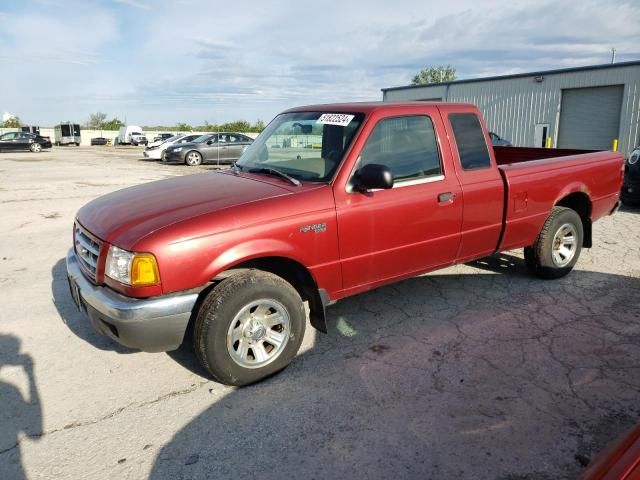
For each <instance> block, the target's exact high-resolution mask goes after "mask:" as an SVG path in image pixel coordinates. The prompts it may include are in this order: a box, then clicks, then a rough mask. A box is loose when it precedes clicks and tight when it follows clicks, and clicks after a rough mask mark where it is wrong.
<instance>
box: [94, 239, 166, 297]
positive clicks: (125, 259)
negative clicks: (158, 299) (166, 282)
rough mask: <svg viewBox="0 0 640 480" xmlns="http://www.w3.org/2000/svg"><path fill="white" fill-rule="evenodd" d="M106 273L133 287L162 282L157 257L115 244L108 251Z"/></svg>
mask: <svg viewBox="0 0 640 480" xmlns="http://www.w3.org/2000/svg"><path fill="white" fill-rule="evenodd" d="M105 275H106V276H107V277H109V278H112V279H114V280H116V281H118V282H120V283H124V284H125V285H131V286H132V287H145V286H149V285H157V284H158V283H160V275H159V273H158V264H157V262H156V257H154V256H153V255H151V254H150V253H133V252H128V251H126V250H122V249H121V248H118V247H115V246H113V245H111V246H110V247H109V252H108V253H107V262H106V265H105Z"/></svg>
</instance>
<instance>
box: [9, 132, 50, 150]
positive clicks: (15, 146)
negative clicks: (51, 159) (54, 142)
mask: <svg viewBox="0 0 640 480" xmlns="http://www.w3.org/2000/svg"><path fill="white" fill-rule="evenodd" d="M43 148H51V139H50V138H49V137H43V136H42V135H36V134H33V133H25V132H8V133H4V134H2V135H0V150H31V151H32V152H39V151H41V150H42V149H43Z"/></svg>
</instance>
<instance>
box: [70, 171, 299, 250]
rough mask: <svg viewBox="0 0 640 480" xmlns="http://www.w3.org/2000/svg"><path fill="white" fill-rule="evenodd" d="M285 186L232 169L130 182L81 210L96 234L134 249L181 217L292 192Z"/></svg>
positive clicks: (85, 224) (83, 221) (81, 219)
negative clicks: (240, 174) (141, 183)
mask: <svg viewBox="0 0 640 480" xmlns="http://www.w3.org/2000/svg"><path fill="white" fill-rule="evenodd" d="M288 194H290V191H289V190H287V189H286V188H284V187H280V186H278V185H274V184H271V183H266V182H261V181H259V180H254V179H251V178H246V177H239V176H235V175H231V174H228V173H220V172H211V173H203V174H195V175H186V176H183V177H175V178H170V179H167V180H160V181H156V182H150V183H145V184H143V185H138V186H135V187H129V188H125V189H123V190H119V191H117V192H113V193H110V194H108V195H104V196H102V197H99V198H97V199H95V200H92V201H91V202H89V203H87V204H86V205H85V206H84V207H82V208H81V209H80V210H79V211H78V215H77V219H78V221H79V222H80V224H81V225H82V226H83V227H84V228H86V229H87V230H89V231H90V232H91V233H92V234H94V235H95V236H96V237H98V238H100V239H102V240H104V241H106V242H109V243H111V244H113V245H116V246H118V247H120V248H124V249H127V250H130V249H131V248H132V246H133V245H135V243H136V242H138V241H139V240H141V239H142V238H144V237H145V236H147V235H149V234H151V233H153V232H154V231H156V230H159V229H161V228H163V227H167V226H169V225H172V224H174V223H176V222H179V221H184V220H187V219H189V218H193V217H196V216H199V215H202V214H205V213H211V212H215V211H218V210H222V209H225V208H229V207H232V206H236V205H242V204H244V203H249V202H255V201H258V200H264V199H267V198H272V197H277V196H281V195H288Z"/></svg>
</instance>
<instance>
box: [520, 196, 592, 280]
mask: <svg viewBox="0 0 640 480" xmlns="http://www.w3.org/2000/svg"><path fill="white" fill-rule="evenodd" d="M583 238H584V232H583V228H582V220H581V218H580V215H578V214H577V213H576V212H575V211H574V210H571V209H570V208H565V207H554V208H553V209H552V210H551V214H550V215H549V217H548V218H547V220H546V221H545V222H544V225H543V227H542V231H541V232H540V234H539V235H538V238H537V239H536V242H535V243H534V244H533V245H531V246H530V247H526V248H525V249H524V259H525V263H526V265H527V267H528V268H529V271H531V273H533V274H534V275H536V276H538V277H540V278H544V279H553V278H560V277H564V276H565V275H567V274H568V273H569V272H570V271H571V270H572V269H573V267H574V265H575V264H576V262H577V261H578V257H580V251H581V250H582V241H583ZM571 239H573V244H571ZM567 245H571V248H569V249H567V248H566V246H567ZM563 247H564V250H563ZM566 251H569V253H566ZM563 252H565V253H563Z"/></svg>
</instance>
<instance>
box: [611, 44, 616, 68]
mask: <svg viewBox="0 0 640 480" xmlns="http://www.w3.org/2000/svg"><path fill="white" fill-rule="evenodd" d="M614 63H616V48H615V47H613V48H612V49H611V64H612V65H613V64H614Z"/></svg>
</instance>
